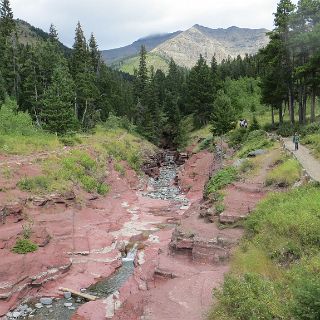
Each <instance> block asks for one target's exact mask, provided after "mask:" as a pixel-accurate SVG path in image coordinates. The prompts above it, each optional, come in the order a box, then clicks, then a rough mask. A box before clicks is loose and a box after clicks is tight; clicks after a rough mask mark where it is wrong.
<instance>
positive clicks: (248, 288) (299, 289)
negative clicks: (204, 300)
mask: <svg viewBox="0 0 320 320" xmlns="http://www.w3.org/2000/svg"><path fill="white" fill-rule="evenodd" d="M319 212H320V192H319V187H317V186H307V187H301V188H297V189H294V190H292V191H290V192H286V193H277V194H271V195H269V196H268V197H267V199H265V200H263V201H262V202H261V203H260V204H259V205H258V207H257V209H256V210H255V211H254V212H253V213H252V214H251V215H250V216H249V217H248V219H247V221H246V222H245V224H244V226H245V228H246V237H245V238H244V239H243V240H242V242H241V245H240V247H239V248H238V249H237V250H236V252H235V254H234V257H233V258H232V266H231V269H232V272H231V274H229V275H228V276H227V277H226V278H225V283H224V285H223V287H222V289H220V290H216V291H215V292H214V295H215V297H216V298H217V299H218V301H217V303H216V304H215V305H214V306H213V308H212V310H211V311H210V313H209V315H208V319H210V320H211V319H212V320H213V319H215V320H227V319H233V320H246V319H248V320H251V319H284V320H291V319H314V320H315V319H319V310H320V309H319V302H320V300H319V297H320V291H319V290H320V276H319V274H320V273H319V270H320V258H319V257H320V256H319V244H320V236H319V230H320V229H319V228H320V214H319Z"/></svg>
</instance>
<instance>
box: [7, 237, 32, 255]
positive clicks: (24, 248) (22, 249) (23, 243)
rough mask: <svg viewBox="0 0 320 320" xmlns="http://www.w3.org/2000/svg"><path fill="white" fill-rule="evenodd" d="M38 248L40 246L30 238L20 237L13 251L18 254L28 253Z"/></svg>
mask: <svg viewBox="0 0 320 320" xmlns="http://www.w3.org/2000/svg"><path fill="white" fill-rule="evenodd" d="M37 250H38V246H37V245H36V244H35V243H33V242H32V241H31V240H29V239H25V238H24V239H21V238H18V239H17V241H16V244H15V246H14V247H13V248H12V252H14V253H18V254H27V253H29V252H34V251H37Z"/></svg>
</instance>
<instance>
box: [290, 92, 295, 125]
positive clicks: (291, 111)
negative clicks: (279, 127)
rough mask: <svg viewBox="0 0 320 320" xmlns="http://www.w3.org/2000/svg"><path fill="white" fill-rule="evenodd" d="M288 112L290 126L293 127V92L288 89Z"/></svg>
mask: <svg viewBox="0 0 320 320" xmlns="http://www.w3.org/2000/svg"><path fill="white" fill-rule="evenodd" d="M289 111H290V122H291V124H292V125H294V122H295V119H294V95H293V91H292V90H291V88H290V87H289Z"/></svg>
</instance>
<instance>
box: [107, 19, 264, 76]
mask: <svg viewBox="0 0 320 320" xmlns="http://www.w3.org/2000/svg"><path fill="white" fill-rule="evenodd" d="M268 31H269V30H267V29H265V28H259V29H250V28H240V27H237V26H231V27H229V28H216V29H212V28H209V27H205V26H202V25H199V24H195V25H193V26H192V27H191V28H189V29H187V30H185V31H177V32H173V33H169V34H165V35H162V36H161V37H159V36H156V40H155V41H153V43H152V45H149V46H148V45H146V39H148V38H149V37H147V38H142V39H139V40H137V41H135V42H133V43H132V44H131V45H129V46H133V45H134V46H135V49H134V51H131V52H132V54H131V55H130V56H124V57H121V51H117V54H118V55H117V58H116V59H111V60H109V61H108V58H107V56H108V55H109V56H110V50H105V51H102V56H103V57H104V58H105V59H106V62H107V63H108V64H109V65H112V64H113V67H114V68H118V69H120V70H122V69H124V70H128V69H130V70H133V69H134V68H133V67H132V66H130V67H129V68H128V67H127V64H128V63H132V61H135V63H136V60H137V59H133V57H136V56H137V55H138V53H139V50H140V47H141V45H142V44H143V45H145V46H146V49H147V51H148V52H149V53H150V54H152V55H153V56H158V57H159V59H163V60H170V59H171V58H173V59H174V60H175V62H176V63H177V64H178V65H180V66H182V67H186V68H191V67H192V66H193V65H194V64H195V63H196V61H197V60H198V58H199V55H200V54H201V55H202V56H204V57H205V59H206V60H207V61H208V62H209V61H210V60H211V59H212V57H213V56H215V57H216V59H217V61H218V63H220V62H221V61H222V60H223V59H227V58H228V57H231V58H236V57H237V56H238V55H240V56H242V57H244V56H245V54H249V55H252V54H255V53H257V52H258V50H259V49H260V48H262V47H264V46H265V45H266V44H267V43H268V42H269V38H268V36H267V33H268ZM151 39H152V36H151ZM138 45H139V47H138ZM126 47H128V46H125V47H122V48H118V49H111V52H115V51H116V50H119V49H123V48H126ZM112 50H113V51H112Z"/></svg>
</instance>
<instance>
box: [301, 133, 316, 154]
mask: <svg viewBox="0 0 320 320" xmlns="http://www.w3.org/2000/svg"><path fill="white" fill-rule="evenodd" d="M301 142H302V143H303V144H306V145H308V147H310V148H311V149H312V150H313V153H314V155H315V156H316V157H317V158H320V135H319V133H315V134H310V135H307V136H304V138H303V139H302V140H301Z"/></svg>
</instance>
